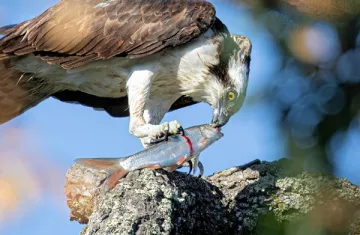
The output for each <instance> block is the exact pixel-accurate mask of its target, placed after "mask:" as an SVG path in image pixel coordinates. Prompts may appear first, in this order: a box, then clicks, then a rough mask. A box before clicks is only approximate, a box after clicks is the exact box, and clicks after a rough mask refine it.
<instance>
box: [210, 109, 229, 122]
mask: <svg viewBox="0 0 360 235" xmlns="http://www.w3.org/2000/svg"><path fill="white" fill-rule="evenodd" d="M229 119H230V116H228V115H226V114H225V113H224V111H223V109H222V108H220V107H217V108H216V109H214V114H213V118H212V121H211V124H212V126H213V127H222V126H224V125H225V124H226V123H227V122H228V121H229Z"/></svg>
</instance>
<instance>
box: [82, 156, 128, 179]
mask: <svg viewBox="0 0 360 235" xmlns="http://www.w3.org/2000/svg"><path fill="white" fill-rule="evenodd" d="M75 162H76V163H77V164H80V165H82V166H86V167H89V168H92V169H96V170H100V171H105V172H106V173H108V174H109V175H112V174H113V173H115V172H116V171H118V170H119V169H120V168H122V167H121V166H120V164H119V159H116V158H78V159H76V160H75Z"/></svg>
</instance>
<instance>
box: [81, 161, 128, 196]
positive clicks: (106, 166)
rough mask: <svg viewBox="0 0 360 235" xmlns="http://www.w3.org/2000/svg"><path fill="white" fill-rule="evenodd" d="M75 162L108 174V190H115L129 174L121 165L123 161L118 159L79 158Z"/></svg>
mask: <svg viewBox="0 0 360 235" xmlns="http://www.w3.org/2000/svg"><path fill="white" fill-rule="evenodd" d="M75 162H76V163H77V164H80V165H82V166H85V167H89V168H92V169H96V170H100V171H105V172H106V173H107V174H108V177H107V182H106V186H107V189H108V190H110V189H112V188H114V187H115V186H116V184H117V183H118V181H119V180H120V179H121V178H123V177H125V176H126V175H127V174H128V173H129V172H128V171H127V170H125V169H124V168H123V167H122V166H121V165H120V162H121V160H120V159H116V158H78V159H76V160H75Z"/></svg>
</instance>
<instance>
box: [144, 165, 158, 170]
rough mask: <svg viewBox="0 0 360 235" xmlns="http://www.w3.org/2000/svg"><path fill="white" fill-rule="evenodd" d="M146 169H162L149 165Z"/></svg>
mask: <svg viewBox="0 0 360 235" xmlns="http://www.w3.org/2000/svg"><path fill="white" fill-rule="evenodd" d="M146 168H148V169H153V170H157V169H161V168H162V167H161V166H160V165H149V166H147V167H146Z"/></svg>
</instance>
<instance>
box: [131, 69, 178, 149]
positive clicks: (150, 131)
mask: <svg viewBox="0 0 360 235" xmlns="http://www.w3.org/2000/svg"><path fill="white" fill-rule="evenodd" d="M155 76H156V72H154V71H150V70H147V69H144V70H140V69H139V70H136V71H134V72H133V73H132V75H131V76H130V78H129V79H128V81H127V84H126V86H127V93H128V101H129V111H130V126H129V131H130V133H131V134H132V135H134V136H136V137H138V138H140V139H141V141H142V143H143V145H144V146H148V145H150V144H154V143H158V142H161V141H163V140H167V138H168V135H174V134H177V133H180V132H181V131H183V128H182V126H181V124H180V123H179V122H178V121H172V122H169V123H168V122H165V123H162V124H160V125H153V124H149V123H147V122H146V121H145V118H144V111H145V106H146V104H147V102H148V101H149V97H150V92H151V85H152V81H153V79H154V77H155ZM155 106H156V105H154V107H151V108H153V109H156V108H157V107H155ZM147 108H149V107H147ZM167 111H168V110H165V113H166V112H167Z"/></svg>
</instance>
